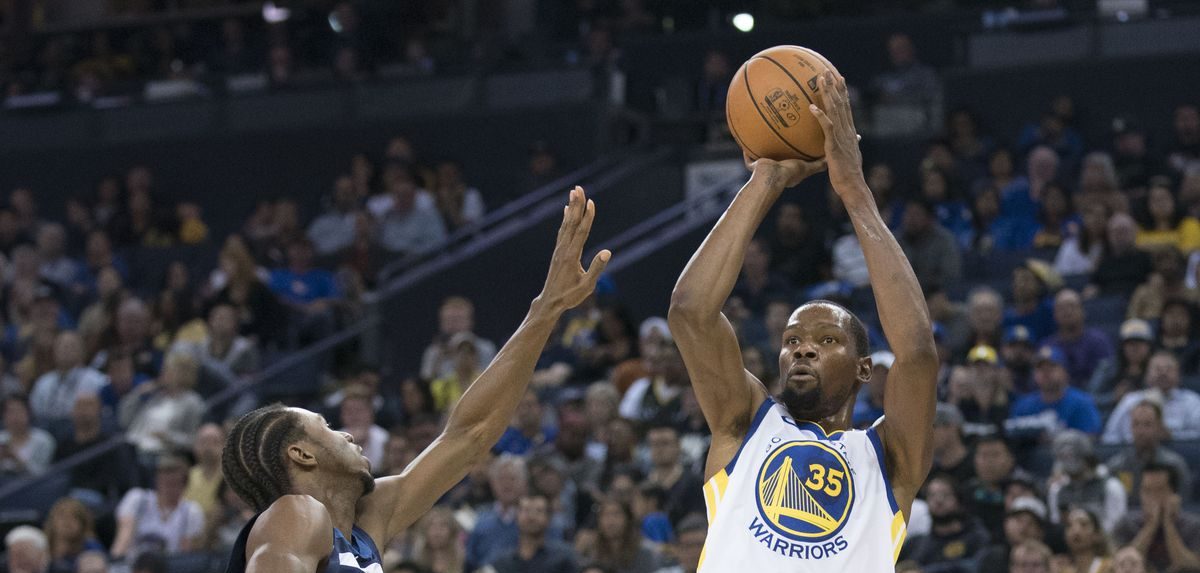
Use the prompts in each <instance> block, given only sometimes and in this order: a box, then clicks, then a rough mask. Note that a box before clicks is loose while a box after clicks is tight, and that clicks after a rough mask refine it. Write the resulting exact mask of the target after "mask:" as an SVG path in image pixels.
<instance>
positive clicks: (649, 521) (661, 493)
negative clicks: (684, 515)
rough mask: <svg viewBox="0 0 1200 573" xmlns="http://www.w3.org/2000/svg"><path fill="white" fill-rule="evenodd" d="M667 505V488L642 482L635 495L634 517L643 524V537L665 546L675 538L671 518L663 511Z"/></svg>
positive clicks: (658, 545)
mask: <svg viewBox="0 0 1200 573" xmlns="http://www.w3.org/2000/svg"><path fill="white" fill-rule="evenodd" d="M666 505H667V490H665V489H663V487H662V486H660V485H658V484H656V483H654V482H649V481H647V482H642V484H641V485H640V486H638V488H637V492H636V493H635V494H634V496H633V504H632V507H633V517H634V518H635V519H636V520H637V522H638V523H640V524H642V525H641V528H642V537H643V538H644V539H645V540H647V541H650V542H651V543H655V544H657V547H659V548H661V547H663V544H665V543H669V542H670V541H671V540H672V539H673V538H674V535H675V534H674V532H673V531H672V530H671V519H670V518H669V517H667V514H666V513H664V512H663V508H664V507H666Z"/></svg>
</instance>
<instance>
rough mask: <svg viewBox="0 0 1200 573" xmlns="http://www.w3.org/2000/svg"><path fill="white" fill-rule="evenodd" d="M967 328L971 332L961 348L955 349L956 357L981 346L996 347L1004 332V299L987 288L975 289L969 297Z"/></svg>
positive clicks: (993, 290)
mask: <svg viewBox="0 0 1200 573" xmlns="http://www.w3.org/2000/svg"><path fill="white" fill-rule="evenodd" d="M967 327H968V330H969V332H968V333H967V336H966V337H965V338H964V340H963V341H962V344H961V345H960V346H959V347H956V348H955V349H954V355H955V356H956V357H961V356H963V355H964V354H965V353H966V352H967V351H969V350H970V349H972V348H974V347H976V346H978V345H980V344H987V345H995V344H996V343H997V342H999V341H1000V336H1001V334H1002V333H1003V332H1004V298H1003V297H1001V296H1000V293H998V292H996V290H995V289H993V288H991V287H987V286H980V287H975V288H974V289H972V290H971V294H969V295H967Z"/></svg>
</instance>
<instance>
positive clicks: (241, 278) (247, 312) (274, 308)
mask: <svg viewBox="0 0 1200 573" xmlns="http://www.w3.org/2000/svg"><path fill="white" fill-rule="evenodd" d="M219 263H220V269H219V271H220V272H219V273H214V277H213V281H212V283H213V284H212V286H213V287H214V290H215V293H216V294H215V295H214V296H213V299H212V300H211V301H209V302H210V304H228V305H231V306H233V307H234V308H235V309H237V311H238V324H239V325H240V327H239V332H241V334H242V335H244V336H250V337H254V338H255V339H257V340H258V341H259V342H260V343H262V344H269V343H272V342H280V341H281V333H282V328H283V326H284V324H283V320H284V317H285V316H286V315H285V313H284V309H283V305H281V304H280V302H279V300H278V299H276V298H275V294H274V293H272V292H271V289H270V288H268V287H267V285H266V283H265V282H264V281H263V279H262V276H261V275H260V274H259V272H258V265H257V264H256V263H255V262H254V257H253V256H251V254H250V249H249V248H247V247H246V243H245V242H243V241H242V239H241V238H240V237H238V236H236V235H233V236H230V237H229V239H227V240H226V241H225V246H224V247H223V248H222V249H221V255H220V259H219Z"/></svg>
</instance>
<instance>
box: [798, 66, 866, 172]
mask: <svg viewBox="0 0 1200 573" xmlns="http://www.w3.org/2000/svg"><path fill="white" fill-rule="evenodd" d="M817 86H818V89H819V91H820V94H821V103H822V104H823V106H824V110H822V108H821V107H817V106H816V105H810V106H809V111H811V112H812V114H813V116H814V117H816V118H817V123H819V124H820V125H821V131H823V132H825V159H826V160H827V161H828V162H829V180H830V182H831V183H833V188H834V190H835V191H839V193H840V190H841V189H848V188H851V186H852V185H854V184H856V183H859V182H862V181H863V180H864V177H863V168H862V151H860V150H859V148H858V142H859V140H860V139H861V138H860V137H859V136H858V132H857V131H855V130H854V113H853V111H852V110H851V109H850V92H849V89H848V88H847V87H846V78H843V77H841V76H834V74H833V72H830V71H826V72H825V73H824V74H821V75H820V76H818V78H817Z"/></svg>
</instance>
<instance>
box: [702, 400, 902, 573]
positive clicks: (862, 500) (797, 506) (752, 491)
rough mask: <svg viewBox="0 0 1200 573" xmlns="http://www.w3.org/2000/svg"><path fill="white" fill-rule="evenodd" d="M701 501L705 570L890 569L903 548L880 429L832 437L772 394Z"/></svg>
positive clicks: (871, 572) (866, 572)
mask: <svg viewBox="0 0 1200 573" xmlns="http://www.w3.org/2000/svg"><path fill="white" fill-rule="evenodd" d="M704 500H705V503H706V505H707V506H708V541H707V542H706V543H705V546H704V552H703V553H701V557H700V569H699V573H728V572H731V571H732V572H746V571H752V572H766V571H771V572H780V573H808V572H817V571H820V572H822V573H832V572H837V571H853V572H855V573H875V572H885V571H888V572H890V571H894V570H895V563H896V557H897V556H899V554H900V547H901V546H902V545H903V544H904V535H905V524H904V516H903V515H902V514H901V512H900V510H899V509H898V507H897V506H896V499H895V496H894V494H893V493H892V487H891V484H890V482H889V481H888V477H887V466H886V465H884V461H883V444H882V443H881V442H880V440H879V434H878V432H877V431H876V429H875V428H874V427H872V428H870V429H868V430H865V431H863V430H853V431H847V432H834V433H833V434H832V435H828V434H826V433H825V431H824V430H823V429H822V428H821V427H820V426H818V425H817V424H815V423H812V422H806V421H802V420H793V419H792V418H791V417H790V416H789V415H788V411H787V409H786V408H784V407H783V406H782V405H780V404H777V403H775V402H774V401H773V400H771V399H767V400H766V401H765V402H764V403H763V404H762V406H760V407H759V409H758V411H757V412H756V413H755V416H754V421H753V422H752V423H751V425H750V430H749V431H748V432H747V433H746V437H745V438H744V439H743V440H742V446H741V448H740V449H739V450H738V452H737V454H736V455H734V457H733V460H731V461H730V462H729V465H727V466H725V468H724V469H723V470H721V471H720V472H718V473H717V474H716V475H714V476H713V477H712V479H710V480H709V481H708V483H706V484H704Z"/></svg>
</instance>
